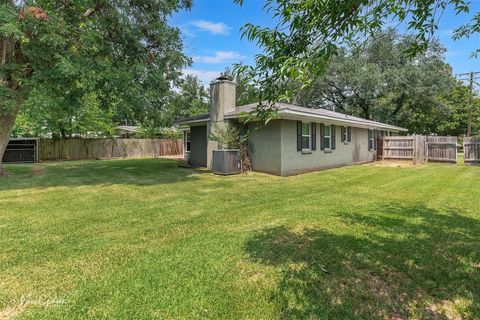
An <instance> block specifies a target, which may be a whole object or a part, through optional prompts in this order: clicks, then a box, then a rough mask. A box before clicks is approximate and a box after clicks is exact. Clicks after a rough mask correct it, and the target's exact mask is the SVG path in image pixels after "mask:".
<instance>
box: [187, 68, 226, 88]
mask: <svg viewBox="0 0 480 320" xmlns="http://www.w3.org/2000/svg"><path fill="white" fill-rule="evenodd" d="M183 74H184V75H187V74H191V75H194V76H197V77H198V79H200V81H202V83H203V85H204V86H206V87H208V85H209V84H210V82H212V81H213V80H215V79H216V78H218V77H219V76H220V75H221V74H222V71H215V70H201V69H185V70H183Z"/></svg>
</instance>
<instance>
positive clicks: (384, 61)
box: [291, 29, 455, 134]
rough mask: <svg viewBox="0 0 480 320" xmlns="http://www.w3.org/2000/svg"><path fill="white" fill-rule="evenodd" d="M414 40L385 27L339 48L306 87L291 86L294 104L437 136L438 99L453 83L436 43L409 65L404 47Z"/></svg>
mask: <svg viewBox="0 0 480 320" xmlns="http://www.w3.org/2000/svg"><path fill="white" fill-rule="evenodd" d="M414 40H415V39H414V38H412V37H410V36H400V35H399V34H398V33H397V32H396V31H395V30H393V29H389V30H387V31H385V32H379V33H378V34H377V35H375V36H372V37H369V38H368V39H367V40H366V41H365V42H364V43H363V44H362V45H359V46H355V47H349V48H340V49H339V50H338V54H337V55H336V56H334V57H332V58H331V60H330V61H329V64H328V66H327V68H326V70H325V73H324V74H322V75H320V76H319V77H317V78H315V79H314V81H313V83H312V85H311V86H310V87H308V88H304V89H303V90H302V88H301V84H297V85H295V86H292V87H291V90H292V91H294V92H297V94H296V95H295V101H296V102H297V103H299V104H301V105H303V106H306V107H317V108H318V107H323V108H327V109H334V110H336V111H339V112H343V113H346V114H352V115H356V116H360V117H364V118H367V119H374V120H377V121H381V122H387V123H391V124H395V125H399V126H402V127H406V128H408V129H409V131H410V132H411V133H419V134H429V133H434V132H437V126H438V121H440V120H441V116H442V114H441V113H442V108H443V106H442V104H443V103H442V98H443V97H446V96H447V95H448V93H449V91H450V89H451V87H452V86H453V84H454V82H455V81H454V78H453V76H452V74H451V67H450V66H449V65H448V64H447V63H446V62H445V61H444V52H445V49H444V47H443V46H442V45H441V44H440V43H439V42H438V41H436V40H433V41H432V42H431V43H430V44H429V46H428V49H427V50H426V51H425V52H421V53H419V54H418V55H417V58H416V59H415V60H414V61H412V60H410V59H408V57H407V54H406V48H408V47H409V46H410V44H411V42H412V41H414Z"/></svg>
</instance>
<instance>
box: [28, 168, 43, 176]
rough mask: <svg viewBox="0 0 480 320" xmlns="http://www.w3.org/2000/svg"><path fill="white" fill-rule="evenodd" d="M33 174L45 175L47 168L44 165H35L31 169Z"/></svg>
mask: <svg viewBox="0 0 480 320" xmlns="http://www.w3.org/2000/svg"><path fill="white" fill-rule="evenodd" d="M30 174H31V175H32V176H34V177H35V176H43V175H45V168H44V167H33V168H32V170H31V171H30Z"/></svg>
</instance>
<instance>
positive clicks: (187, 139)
mask: <svg viewBox="0 0 480 320" xmlns="http://www.w3.org/2000/svg"><path fill="white" fill-rule="evenodd" d="M184 148H185V151H186V152H190V131H185V145H184Z"/></svg>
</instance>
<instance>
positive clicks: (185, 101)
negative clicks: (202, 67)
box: [159, 75, 209, 127]
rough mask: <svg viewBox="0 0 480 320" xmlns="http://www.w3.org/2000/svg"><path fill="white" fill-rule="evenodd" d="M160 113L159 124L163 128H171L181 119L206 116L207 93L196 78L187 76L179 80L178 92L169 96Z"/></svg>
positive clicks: (207, 107)
mask: <svg viewBox="0 0 480 320" xmlns="http://www.w3.org/2000/svg"><path fill="white" fill-rule="evenodd" d="M162 111H163V114H162V115H161V116H162V119H161V121H159V122H160V123H161V124H162V125H163V126H164V127H169V126H172V125H173V123H174V121H175V120H178V119H179V118H182V117H186V116H194V115H201V114H206V113H208V111H209V93H208V91H207V90H206V89H205V87H204V86H203V84H202V82H201V81H200V80H199V79H198V77H197V76H194V75H187V76H186V77H185V78H183V79H181V80H180V83H179V86H178V91H177V92H173V93H172V94H171V95H170V96H169V99H168V101H167V102H166V104H165V108H164V109H163V110H162Z"/></svg>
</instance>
